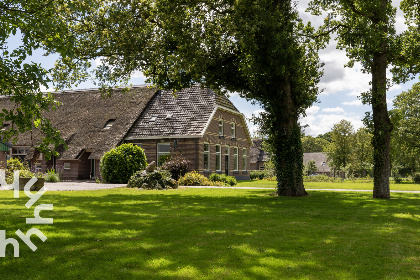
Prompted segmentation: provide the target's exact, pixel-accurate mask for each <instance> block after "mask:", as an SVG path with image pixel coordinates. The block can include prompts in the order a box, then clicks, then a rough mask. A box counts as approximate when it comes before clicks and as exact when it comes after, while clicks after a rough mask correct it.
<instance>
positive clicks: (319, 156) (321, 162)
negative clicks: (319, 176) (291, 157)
mask: <svg viewBox="0 0 420 280" xmlns="http://www.w3.org/2000/svg"><path fill="white" fill-rule="evenodd" d="M311 160H312V161H314V162H315V166H316V167H317V168H318V171H323V172H330V171H331V168H330V166H329V165H328V160H327V154H326V153H303V165H305V166H306V165H307V164H308V162H309V161H311Z"/></svg>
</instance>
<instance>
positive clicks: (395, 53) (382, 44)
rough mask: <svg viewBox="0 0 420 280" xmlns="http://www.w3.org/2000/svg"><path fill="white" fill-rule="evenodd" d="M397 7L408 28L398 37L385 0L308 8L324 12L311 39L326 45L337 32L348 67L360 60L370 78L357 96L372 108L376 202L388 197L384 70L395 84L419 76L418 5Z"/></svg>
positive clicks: (411, 1)
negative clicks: (322, 21)
mask: <svg viewBox="0 0 420 280" xmlns="http://www.w3.org/2000/svg"><path fill="white" fill-rule="evenodd" d="M400 8H401V9H402V11H403V12H404V17H405V23H406V27H407V29H406V30H405V31H404V32H402V33H400V34H397V32H396V29H395V16H396V8H395V7H394V6H393V4H392V1H390V0H371V1H364V0H351V1H350V0H313V1H312V2H311V4H310V7H309V10H310V11H311V12H312V13H313V14H315V15H321V14H322V12H327V13H328V16H327V17H326V18H325V20H324V25H323V26H321V27H320V28H319V30H318V32H317V35H316V36H315V37H316V38H317V39H318V40H320V41H323V40H326V41H328V40H329V39H330V36H331V34H332V33H335V34H337V36H336V40H337V48H339V49H344V50H346V53H347V56H348V57H349V59H350V61H349V62H348V64H347V66H350V67H352V66H353V65H354V63H355V62H359V63H360V64H361V65H362V69H363V70H362V71H364V72H367V73H371V75H372V81H371V84H372V88H371V90H370V91H369V92H365V93H362V94H361V97H362V101H363V102H364V103H366V104H371V105H372V116H371V118H367V120H369V119H371V120H372V121H373V130H374V131H373V146H374V156H373V157H374V189H373V196H374V197H376V198H390V191H389V176H390V175H391V174H390V171H391V169H390V167H391V166H390V140H391V131H392V123H391V121H390V118H389V115H388V109H387V103H386V91H387V89H388V87H389V85H390V84H391V80H390V79H388V78H387V69H388V67H389V68H390V71H391V73H392V75H393V77H392V82H394V83H400V82H404V81H407V80H409V79H412V78H414V77H415V75H416V74H417V73H419V72H420V67H419V62H420V56H418V53H420V28H419V26H420V13H419V10H418V1H416V0H403V1H401V5H400ZM324 42H325V41H324Z"/></svg>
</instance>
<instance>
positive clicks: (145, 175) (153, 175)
mask: <svg viewBox="0 0 420 280" xmlns="http://www.w3.org/2000/svg"><path fill="white" fill-rule="evenodd" d="M127 187H129V188H143V189H148V190H152V189H156V190H164V189H168V188H172V189H176V188H177V187H178V184H177V182H176V181H175V180H174V179H172V178H171V174H170V173H169V171H167V170H163V169H161V168H156V169H155V170H154V171H152V172H147V171H146V170H143V171H137V172H136V173H135V174H134V175H133V176H131V178H130V180H129V181H128V184H127Z"/></svg>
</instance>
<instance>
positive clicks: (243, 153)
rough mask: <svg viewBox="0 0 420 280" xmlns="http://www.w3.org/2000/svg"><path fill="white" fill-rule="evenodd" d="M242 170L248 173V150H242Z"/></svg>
mask: <svg viewBox="0 0 420 280" xmlns="http://www.w3.org/2000/svg"><path fill="white" fill-rule="evenodd" d="M242 170H243V171H246V149H245V148H244V149H243V150H242Z"/></svg>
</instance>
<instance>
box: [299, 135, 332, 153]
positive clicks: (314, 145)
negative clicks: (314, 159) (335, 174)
mask: <svg viewBox="0 0 420 280" xmlns="http://www.w3.org/2000/svg"><path fill="white" fill-rule="evenodd" d="M328 144H329V142H328V141H327V140H325V139H323V138H318V137H316V138H314V137H312V136H310V135H309V136H304V137H302V148H303V152H304V153H321V152H323V151H324V149H325V147H326V146H327V145H328Z"/></svg>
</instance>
